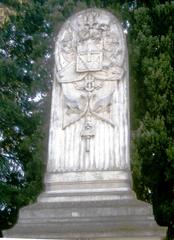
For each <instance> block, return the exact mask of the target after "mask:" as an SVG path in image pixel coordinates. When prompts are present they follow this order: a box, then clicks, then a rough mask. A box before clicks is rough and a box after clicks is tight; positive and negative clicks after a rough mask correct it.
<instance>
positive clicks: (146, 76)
mask: <svg viewBox="0 0 174 240" xmlns="http://www.w3.org/2000/svg"><path fill="white" fill-rule="evenodd" d="M173 13H174V4H173V3H169V2H166V3H165V4H157V5H154V6H151V7H141V8H137V9H135V10H134V11H133V13H132V20H131V21H132V22H131V31H130V42H131V46H132V52H131V58H132V68H131V70H132V81H133V89H134V90H135V91H136V94H134V96H135V98H134V99H135V100H134V102H135V101H136V103H135V104H134V106H135V107H136V109H135V110H134V115H133V116H134V118H135V119H136V121H134V129H135V130H136V131H135V141H134V151H133V157H134V164H133V171H134V180H135V181H134V183H135V189H136V191H137V194H138V197H139V198H140V199H142V200H145V201H149V202H151V203H152V205H153V210H154V215H155V219H156V221H157V222H158V223H159V224H160V225H165V226H168V237H169V239H173V238H174V212H173V209H174V208H173V207H174V192H173V189H174V147H173V142H174V128H173V125H174V116H173V114H172V113H173V111H174V101H173V100H174V99H173V87H174V72H173V63H174V54H173V51H172V50H173V40H174V33H173V26H174V25H173V24H174V15H173Z"/></svg>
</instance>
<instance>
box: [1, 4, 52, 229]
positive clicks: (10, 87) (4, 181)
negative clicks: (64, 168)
mask: <svg viewBox="0 0 174 240" xmlns="http://www.w3.org/2000/svg"><path fill="white" fill-rule="evenodd" d="M2 2H4V3H6V5H4V6H5V8H7V9H11V11H12V12H13V14H12V15H10V16H9V20H8V21H6V22H4V24H2V26H1V31H0V86H1V89H0V149H1V152H0V212H1V213H0V230H1V229H4V228H8V227H10V226H11V225H12V224H14V222H15V220H16V216H17V212H18V209H19V207H21V206H23V205H25V204H28V203H30V202H31V201H33V200H34V199H35V198H36V195H37V194H38V193H39V192H40V190H41V188H42V174H43V162H42V161H41V146H40V145H41V141H42V134H41V126H42V117H41V115H42V108H41V107H39V108H38V104H40V101H37V98H38V93H39V94H40V96H43V95H44V93H45V92H46V90H47V84H46V81H45V80H46V78H47V77H48V76H47V74H46V71H45V70H44V67H45V64H46V57H45V58H44V61H45V62H43V64H41V58H42V57H43V56H44V55H45V56H47V51H48V47H47V44H46V43H47V38H48V34H49V31H50V28H49V25H48V23H47V22H46V20H45V15H46V12H45V9H44V7H43V3H42V1H29V2H27V1H25V2H24V3H23V4H21V3H20V2H19V1H15V0H13V1H2ZM44 79H45V80H44ZM41 83H42V84H41Z"/></svg>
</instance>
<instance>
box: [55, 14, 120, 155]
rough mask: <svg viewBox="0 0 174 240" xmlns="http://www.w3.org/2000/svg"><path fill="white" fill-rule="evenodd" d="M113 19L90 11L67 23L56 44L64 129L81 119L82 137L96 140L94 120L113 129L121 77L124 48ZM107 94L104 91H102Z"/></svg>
mask: <svg viewBox="0 0 174 240" xmlns="http://www.w3.org/2000/svg"><path fill="white" fill-rule="evenodd" d="M119 35H120V33H119V29H118V28H117V25H116V23H115V22H112V19H110V18H107V16H105V18H103V17H101V16H100V13H99V12H95V11H91V12H88V13H87V14H86V15H79V16H78V18H77V20H76V22H73V21H72V22H70V21H69V22H68V23H67V25H66V28H64V30H63V31H62V33H61V34H60V35H59V36H60V39H59V40H58V41H57V46H56V48H57V53H56V67H57V75H58V81H59V83H60V84H61V85H62V90H63V108H64V110H63V123H62V126H63V129H65V128H66V127H68V126H70V125H71V124H74V123H75V122H77V121H79V120H80V119H82V118H84V124H83V126H82V132H81V137H82V138H85V139H86V141H87V143H86V151H89V140H90V139H91V138H92V137H95V127H96V126H95V124H94V121H95V119H100V120H102V121H105V122H106V123H108V124H110V125H111V126H112V127H114V126H115V123H114V120H113V118H112V114H111V113H110V107H111V105H112V96H113V93H114V89H115V81H118V80H121V79H122V77H123V74H124V69H123V67H122V65H123V60H124V46H123V43H122V41H121V40H122V39H120V37H119ZM104 88H106V89H107V91H105V89H104Z"/></svg>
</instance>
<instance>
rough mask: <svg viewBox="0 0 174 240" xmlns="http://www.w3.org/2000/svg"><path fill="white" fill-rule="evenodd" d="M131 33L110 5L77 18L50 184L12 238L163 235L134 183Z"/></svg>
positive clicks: (55, 114) (65, 48) (57, 79)
mask: <svg viewBox="0 0 174 240" xmlns="http://www.w3.org/2000/svg"><path fill="white" fill-rule="evenodd" d="M129 132H130V129H129V71H128V55H127V48H126V40H125V35H124V33H123V29H122V27H121V24H120V23H119V21H118V20H117V19H116V18H115V17H114V16H113V15H112V14H110V13H109V12H107V11H104V10H99V9H87V10H84V11H82V12H79V13H77V14H75V15H74V16H72V17H71V18H69V19H68V20H67V21H66V22H65V24H64V25H63V27H62V28H61V30H60V32H59V34H58V36H57V40H56V46H55V68H54V83H53V90H52V104H51V118H50V131H49V147H48V162H47V170H46V174H45V191H44V192H43V193H42V194H41V195H40V196H39V197H38V201H37V203H35V204H33V205H30V206H27V207H24V208H22V209H21V210H20V213H19V220H18V223H17V225H16V226H15V227H14V228H12V229H11V230H9V231H5V232H4V234H5V236H7V237H27V238H30V237H31V238H32V237H33V238H55V239H61V238H63V239H69V238H74V239H100V238H105V239H118V238H120V237H121V238H122V239H123V238H127V237H132V238H134V239H149V238H150V239H161V238H162V237H164V236H165V229H164V228H161V227H159V226H157V225H156V223H155V221H154V218H153V214H152V208H151V206H150V205H148V204H147V203H144V202H141V201H138V200H136V197H135V194H134V192H133V191H132V190H131V175H130V153H129V145H130V143H129V141H130V140H129Z"/></svg>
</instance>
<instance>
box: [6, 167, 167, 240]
mask: <svg viewBox="0 0 174 240" xmlns="http://www.w3.org/2000/svg"><path fill="white" fill-rule="evenodd" d="M73 176H75V175H74V173H66V174H60V175H57V176H55V175H54V174H53V175H51V176H50V175H47V176H46V182H47V184H46V191H45V192H44V193H43V194H41V195H40V197H39V198H38V202H37V203H36V204H33V205H30V206H27V207H24V208H22V209H21V210H20V213H19V220H18V224H17V225H16V226H15V227H14V228H12V229H11V230H8V231H4V236H6V237H18V238H24V237H27V238H48V239H92V240H94V239H102V240H103V238H104V239H124V238H126V239H127V238H130V237H131V238H132V239H141V238H142V239H158V240H159V239H162V237H164V236H165V231H166V229H165V228H160V227H159V226H157V224H156V223H155V221H154V217H153V213H152V208H151V206H150V205H149V204H147V203H144V202H141V201H138V200H136V198H135V194H134V193H133V192H132V191H131V188H130V182H129V181H128V177H129V174H128V172H126V171H118V172H103V173H102V174H100V173H98V172H93V173H91V172H85V173H78V177H76V178H74V177H73ZM58 182H59V184H58Z"/></svg>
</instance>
